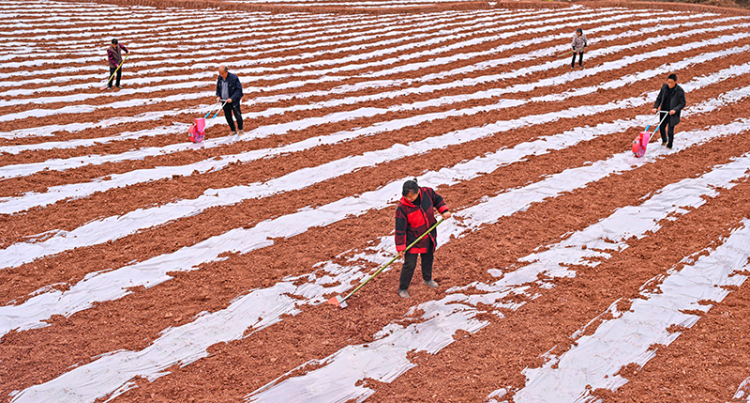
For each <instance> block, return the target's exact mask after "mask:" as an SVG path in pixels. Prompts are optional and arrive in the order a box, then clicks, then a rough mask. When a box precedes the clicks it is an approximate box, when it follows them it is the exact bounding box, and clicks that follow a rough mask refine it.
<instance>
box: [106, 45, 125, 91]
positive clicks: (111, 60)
mask: <svg viewBox="0 0 750 403" xmlns="http://www.w3.org/2000/svg"><path fill="white" fill-rule="evenodd" d="M123 50H124V51H125V53H130V52H128V49H127V48H126V47H125V46H124V45H123V44H121V43H119V41H118V40H117V39H112V44H111V45H110V46H109V47H108V48H107V62H108V64H109V82H107V89H112V81H114V80H115V76H117V82H116V83H115V86H116V87H117V88H120V79H121V78H122V66H120V64H122V51H123ZM118 67H119V68H118ZM115 70H117V74H115Z"/></svg>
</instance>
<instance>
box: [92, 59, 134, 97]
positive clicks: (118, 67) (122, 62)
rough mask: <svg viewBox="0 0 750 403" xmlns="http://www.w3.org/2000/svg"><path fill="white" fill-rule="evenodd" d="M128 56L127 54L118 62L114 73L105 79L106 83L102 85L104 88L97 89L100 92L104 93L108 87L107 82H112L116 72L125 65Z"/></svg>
mask: <svg viewBox="0 0 750 403" xmlns="http://www.w3.org/2000/svg"><path fill="white" fill-rule="evenodd" d="M128 56H130V55H127V54H126V55H125V57H124V58H123V59H122V61H121V62H120V65H119V66H117V69H115V71H114V72H113V73H112V74H111V75H110V76H109V78H108V79H107V82H106V83H105V84H104V86H102V87H99V89H100V90H102V91H104V90H106V89H107V87H109V82H110V81H112V78H113V77H114V76H115V74H117V71H118V70H120V67H122V65H123V64H124V63H125V60H128Z"/></svg>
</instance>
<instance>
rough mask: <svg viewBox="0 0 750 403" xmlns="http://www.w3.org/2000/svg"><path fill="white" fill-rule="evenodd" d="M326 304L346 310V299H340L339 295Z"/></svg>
mask: <svg viewBox="0 0 750 403" xmlns="http://www.w3.org/2000/svg"><path fill="white" fill-rule="evenodd" d="M328 303H329V304H331V305H336V306H339V307H341V308H342V309H343V308H346V307H347V305H346V298H344V297H342V296H341V295H337V296H335V297H333V298H331V299H329V300H328Z"/></svg>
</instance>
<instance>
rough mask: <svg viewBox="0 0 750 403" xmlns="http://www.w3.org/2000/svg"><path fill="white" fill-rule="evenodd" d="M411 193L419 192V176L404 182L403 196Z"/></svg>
mask: <svg viewBox="0 0 750 403" xmlns="http://www.w3.org/2000/svg"><path fill="white" fill-rule="evenodd" d="M411 193H419V184H417V178H414V179H410V180H408V181H406V182H404V187H403V188H402V189H401V195H402V196H407V195H409V194H411Z"/></svg>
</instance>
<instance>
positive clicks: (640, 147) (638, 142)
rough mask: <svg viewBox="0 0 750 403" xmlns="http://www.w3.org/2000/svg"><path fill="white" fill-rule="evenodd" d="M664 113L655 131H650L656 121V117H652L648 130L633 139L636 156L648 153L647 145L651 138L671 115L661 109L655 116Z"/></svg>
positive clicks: (639, 156)
mask: <svg viewBox="0 0 750 403" xmlns="http://www.w3.org/2000/svg"><path fill="white" fill-rule="evenodd" d="M662 113H663V114H664V117H663V118H662V119H661V121H660V122H659V124H658V125H657V126H656V128H655V129H654V131H653V132H651V133H649V131H648V129H649V128H650V127H651V125H652V124H653V123H654V120H655V119H652V120H651V122H649V124H648V126H646V130H644V131H642V132H641V133H640V134H638V137H636V138H635V140H633V154H635V156H636V157H638V158H641V157H643V155H644V154H646V147H647V146H648V143H650V142H651V138H652V137H653V136H654V134H656V131H657V130H659V127H661V124H662V123H664V120H666V119H667V116H669V112H668V111H659V113H658V114H657V115H655V116H654V118H657V117H658V116H660V115H661V114H662Z"/></svg>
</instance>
